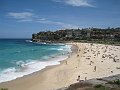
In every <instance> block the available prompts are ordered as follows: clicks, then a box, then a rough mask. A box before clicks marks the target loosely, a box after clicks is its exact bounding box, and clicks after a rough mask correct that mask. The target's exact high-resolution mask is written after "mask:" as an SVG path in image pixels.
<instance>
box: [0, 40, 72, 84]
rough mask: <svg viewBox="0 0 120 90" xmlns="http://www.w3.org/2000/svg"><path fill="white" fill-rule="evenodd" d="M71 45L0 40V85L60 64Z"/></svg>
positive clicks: (66, 55)
mask: <svg viewBox="0 0 120 90" xmlns="http://www.w3.org/2000/svg"><path fill="white" fill-rule="evenodd" d="M69 52H71V45H66V44H46V43H33V42H32V41H30V40H29V39H0V83H1V82H6V81H10V80H14V79H16V78H18V77H23V76H24V75H28V74H31V73H33V72H36V71H39V70H41V69H43V68H45V67H46V66H50V65H57V64H60V62H59V61H61V60H64V59H66V58H67V57H68V54H69Z"/></svg>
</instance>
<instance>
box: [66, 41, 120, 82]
mask: <svg viewBox="0 0 120 90" xmlns="http://www.w3.org/2000/svg"><path fill="white" fill-rule="evenodd" d="M75 45H76V46H77V43H76V44H75ZM77 47H78V46H77ZM112 50H114V51H116V50H119V51H120V48H117V47H115V46H109V47H108V45H101V44H98V45H97V44H95V45H94V44H93V43H91V44H86V46H85V48H84V52H83V57H84V58H85V59H86V60H90V61H89V65H90V66H93V67H94V68H93V72H96V71H97V66H96V65H95V64H94V62H95V61H93V60H91V57H92V56H93V58H94V60H97V59H98V58H99V59H100V60H101V62H104V60H108V59H106V58H109V59H112V60H113V62H119V61H120V57H118V55H116V53H112V52H111V51H112ZM80 52H81V48H80V47H78V50H77V58H79V56H80ZM87 53H91V54H92V55H91V54H90V55H89V56H86V54H87ZM99 55H100V56H99ZM66 65H67V61H66ZM116 69H120V66H119V67H116ZM110 72H111V73H113V71H110ZM84 80H87V77H84ZM77 81H81V75H78V77H77Z"/></svg>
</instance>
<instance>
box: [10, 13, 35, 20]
mask: <svg viewBox="0 0 120 90" xmlns="http://www.w3.org/2000/svg"><path fill="white" fill-rule="evenodd" d="M8 16H10V17H12V18H15V19H28V18H31V17H33V16H34V14H33V13H31V12H10V13H8Z"/></svg>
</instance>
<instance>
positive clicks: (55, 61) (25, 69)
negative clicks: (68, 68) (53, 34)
mask: <svg viewBox="0 0 120 90" xmlns="http://www.w3.org/2000/svg"><path fill="white" fill-rule="evenodd" d="M56 45H57V44H56ZM58 45H59V44H58ZM64 45H65V46H64V47H65V49H66V48H67V49H68V51H67V52H68V53H63V54H54V55H51V56H49V58H47V59H46V61H37V60H36V61H34V62H28V63H27V64H24V65H23V66H21V69H20V71H18V72H15V74H16V75H17V74H19V73H21V75H17V76H16V77H15V78H13V77H11V78H10V79H9V78H8V79H7V80H4V79H2V78H1V79H2V81H0V84H2V83H6V82H11V81H14V80H16V79H19V78H22V77H24V76H29V75H31V74H33V73H35V72H39V71H41V70H43V69H45V68H46V67H51V66H56V65H59V64H60V62H62V61H64V60H66V59H67V58H68V54H70V53H71V52H72V51H71V48H72V46H71V45H69V44H65V43H64ZM69 48H70V50H69ZM36 64H37V65H40V66H38V67H36ZM30 68H31V69H34V68H36V70H32V71H30ZM8 73H9V72H8ZM12 75H14V74H12Z"/></svg>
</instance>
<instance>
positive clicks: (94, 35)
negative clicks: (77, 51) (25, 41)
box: [32, 27, 120, 44]
mask: <svg viewBox="0 0 120 90" xmlns="http://www.w3.org/2000/svg"><path fill="white" fill-rule="evenodd" d="M32 40H33V41H34V42H65V41H77V42H78V41H79V42H93V43H94V42H95V43H103V44H104V43H107V44H120V27H118V28H110V27H108V28H106V29H101V28H85V29H79V28H78V29H65V30H57V31H43V32H39V33H36V34H32Z"/></svg>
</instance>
